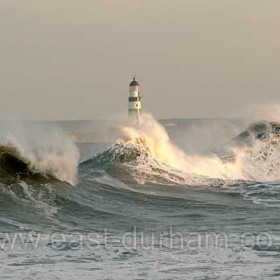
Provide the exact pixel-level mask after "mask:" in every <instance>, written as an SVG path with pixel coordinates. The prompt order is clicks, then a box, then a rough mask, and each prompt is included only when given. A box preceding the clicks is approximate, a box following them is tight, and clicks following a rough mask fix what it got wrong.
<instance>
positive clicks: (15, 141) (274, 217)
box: [0, 115, 280, 280]
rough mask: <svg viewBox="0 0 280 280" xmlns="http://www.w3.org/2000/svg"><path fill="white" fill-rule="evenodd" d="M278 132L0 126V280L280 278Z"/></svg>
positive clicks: (150, 122)
mask: <svg viewBox="0 0 280 280" xmlns="http://www.w3.org/2000/svg"><path fill="white" fill-rule="evenodd" d="M278 139H279V135H278V124H277V123H276V122H270V121H267V120H266V121H263V120H257V121H255V120H254V121H251V120H244V119H165V120H156V119H155V118H154V117H153V116H151V115H146V116H143V120H141V122H140V124H137V123H135V122H131V123H128V122H123V121H120V122H118V121H98V120H97V121H65V122H26V121H18V120H16V121H15V120H12V121H10V120H9V121H7V120H3V121H1V124H0V279H32V280H33V279H48V280H50V279H79V280H82V279H90V280H91V279H100V280H101V279H102V280H105V279H106V280H109V279H113V280H118V279H131V280H140V279H154V280H156V279H162V280H175V279H178V280H179V279H180V280H181V279H182V280H186V279H196V280H210V279H213V280H214V279H215V280H240V279H245V280H251V279H259V280H260V279H280V218H279V213H280V212H279V210H280V181H279V180H280V141H278Z"/></svg>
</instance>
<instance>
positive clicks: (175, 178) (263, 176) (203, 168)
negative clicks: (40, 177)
mask: <svg viewBox="0 0 280 280" xmlns="http://www.w3.org/2000/svg"><path fill="white" fill-rule="evenodd" d="M122 131H123V135H124V136H123V138H124V140H121V141H118V142H117V143H116V144H115V145H113V146H112V147H111V148H109V149H108V150H107V151H105V152H103V153H102V154H100V155H98V156H97V157H95V158H93V159H92V160H90V161H89V162H92V163H95V164H103V165H104V164H108V163H118V164H119V165H122V167H126V168H129V170H130V174H133V176H134V178H136V179H137V181H139V182H141V181H143V182H145V181H149V182H151V181H152V182H157V183H159V182H162V183H166V181H167V180H168V181H172V182H176V183H181V184H188V185H189V184H190V185H205V184H206V185H209V184H210V185H218V186H221V185H227V184H228V183H229V182H234V181H236V180H239V181H251V183H252V182H268V181H274V180H278V179H280V157H279V156H280V141H279V131H280V125H278V124H277V123H269V122H260V123H257V124H254V125H252V126H250V127H249V128H248V129H247V130H246V131H245V132H243V133H241V134H240V135H239V136H238V137H236V138H235V139H233V141H231V142H230V143H228V144H227V145H225V147H224V148H223V149H220V151H219V152H215V153H214V152H213V153H211V154H207V155H193V154H188V153H187V152H185V151H183V150H181V149H179V148H178V147H176V146H175V145H174V144H173V143H172V142H171V141H170V139H169V137H168V134H167V132H166V131H165V129H164V127H162V126H161V125H160V124H159V123H157V122H156V121H155V120H154V119H153V117H152V116H150V115H144V116H143V118H142V123H141V124H140V125H139V126H138V127H135V126H126V127H123V128H122ZM119 168H120V167H119ZM152 178H153V180H152Z"/></svg>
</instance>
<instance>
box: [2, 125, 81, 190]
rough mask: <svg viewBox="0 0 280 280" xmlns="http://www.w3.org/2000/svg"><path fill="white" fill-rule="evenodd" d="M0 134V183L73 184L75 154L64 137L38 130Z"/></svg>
mask: <svg viewBox="0 0 280 280" xmlns="http://www.w3.org/2000/svg"><path fill="white" fill-rule="evenodd" d="M1 134H2V135H1ZM1 134H0V172H1V175H2V176H1V182H11V181H15V180H17V181H20V180H27V181H28V180H29V181H30V180H45V181H46V179H57V180H60V181H64V182H67V183H69V184H72V185H74V184H75V183H76V176H77V167H78V162H79V153H78V149H77V148H76V146H75V145H74V144H73V143H72V142H71V141H70V140H69V139H68V137H66V136H65V135H64V134H62V133H60V132H57V131H54V130H50V129H44V130H42V129H39V128H38V129H34V128H32V129H31V128H21V129H10V130H7V131H1Z"/></svg>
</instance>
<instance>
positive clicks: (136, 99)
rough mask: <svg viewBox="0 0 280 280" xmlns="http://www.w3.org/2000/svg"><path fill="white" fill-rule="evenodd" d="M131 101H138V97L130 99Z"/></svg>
mask: <svg viewBox="0 0 280 280" xmlns="http://www.w3.org/2000/svg"><path fill="white" fill-rule="evenodd" d="M129 101H132V102H133V101H138V97H129Z"/></svg>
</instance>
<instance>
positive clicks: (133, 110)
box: [128, 77, 142, 124]
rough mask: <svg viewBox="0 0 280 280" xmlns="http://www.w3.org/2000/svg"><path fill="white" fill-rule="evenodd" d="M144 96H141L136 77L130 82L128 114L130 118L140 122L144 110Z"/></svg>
mask: <svg viewBox="0 0 280 280" xmlns="http://www.w3.org/2000/svg"><path fill="white" fill-rule="evenodd" d="M141 99H142V97H141V96H140V91H139V83H138V82H137V81H136V78H135V77H134V78H133V81H132V82H131V83H130V84H129V98H128V115H129V117H130V119H132V120H133V121H134V122H136V123H137V124H139V121H140V117H141V110H142V101H141Z"/></svg>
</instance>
